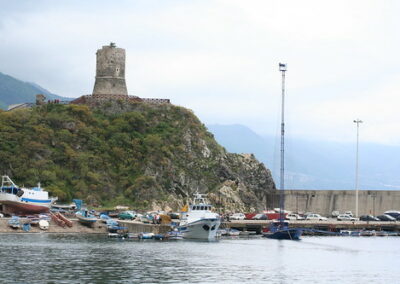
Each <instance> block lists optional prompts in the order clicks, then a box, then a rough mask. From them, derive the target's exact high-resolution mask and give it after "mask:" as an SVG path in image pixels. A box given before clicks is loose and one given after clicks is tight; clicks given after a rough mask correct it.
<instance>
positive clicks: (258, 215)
mask: <svg viewBox="0 0 400 284" xmlns="http://www.w3.org/2000/svg"><path fill="white" fill-rule="evenodd" d="M252 219H253V220H268V216H267V215H265V214H256V215H255V216H254V217H253V218H252Z"/></svg>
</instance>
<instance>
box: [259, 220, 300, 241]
mask: <svg viewBox="0 0 400 284" xmlns="http://www.w3.org/2000/svg"><path fill="white" fill-rule="evenodd" d="M302 233H303V230H302V229H300V228H289V222H283V221H274V222H272V223H271V224H270V227H269V231H268V232H265V233H263V237H266V238H269V239H275V240H300V237H301V235H302Z"/></svg>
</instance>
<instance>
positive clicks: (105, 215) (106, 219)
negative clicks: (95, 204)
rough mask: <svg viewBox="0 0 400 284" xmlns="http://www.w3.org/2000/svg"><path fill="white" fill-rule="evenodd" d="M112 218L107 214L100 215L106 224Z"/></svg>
mask: <svg viewBox="0 0 400 284" xmlns="http://www.w3.org/2000/svg"><path fill="white" fill-rule="evenodd" d="M110 219H111V217H110V216H108V215H107V214H103V213H102V214H100V220H101V221H103V222H104V223H107V221H108V220H110Z"/></svg>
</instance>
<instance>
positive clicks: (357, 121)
mask: <svg viewBox="0 0 400 284" xmlns="http://www.w3.org/2000/svg"><path fill="white" fill-rule="evenodd" d="M353 122H354V123H356V124H357V148H356V149H357V150H356V184H355V190H356V217H358V140H359V128H360V123H362V120H360V119H356V120H354V121H353Z"/></svg>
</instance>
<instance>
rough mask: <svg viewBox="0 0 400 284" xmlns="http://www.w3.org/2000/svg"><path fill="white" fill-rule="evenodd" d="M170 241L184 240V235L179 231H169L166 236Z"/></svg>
mask: <svg viewBox="0 0 400 284" xmlns="http://www.w3.org/2000/svg"><path fill="white" fill-rule="evenodd" d="M165 236H166V237H167V239H169V240H183V234H182V233H181V232H179V231H178V230H173V231H169V232H167V233H166V234H165Z"/></svg>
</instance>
